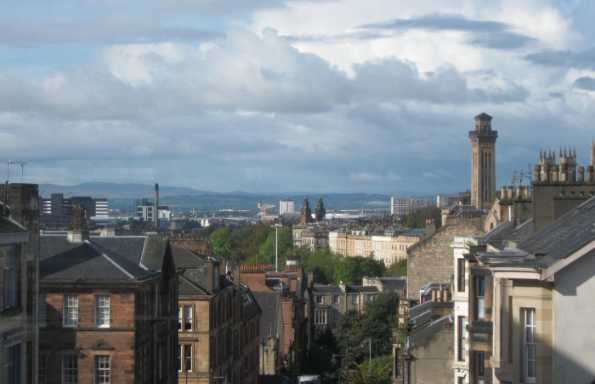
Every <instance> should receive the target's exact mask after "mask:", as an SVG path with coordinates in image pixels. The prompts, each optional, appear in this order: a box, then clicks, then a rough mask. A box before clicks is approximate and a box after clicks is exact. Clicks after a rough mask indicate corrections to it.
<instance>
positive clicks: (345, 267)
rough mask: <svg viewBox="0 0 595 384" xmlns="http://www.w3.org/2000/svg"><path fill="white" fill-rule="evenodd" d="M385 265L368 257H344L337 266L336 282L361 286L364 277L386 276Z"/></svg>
mask: <svg viewBox="0 0 595 384" xmlns="http://www.w3.org/2000/svg"><path fill="white" fill-rule="evenodd" d="M384 269H385V267H384V263H382V262H380V261H377V260H374V259H371V258H367V257H343V258H341V260H340V262H339V263H338V264H337V270H336V275H335V281H336V282H337V283H338V282H343V283H345V284H361V283H362V278H363V277H364V276H382V275H384Z"/></svg>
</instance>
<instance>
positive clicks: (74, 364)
mask: <svg viewBox="0 0 595 384" xmlns="http://www.w3.org/2000/svg"><path fill="white" fill-rule="evenodd" d="M67 363H70V364H67ZM61 366H62V370H61V371H62V372H61V376H62V383H63V384H77V383H78V356H77V355H76V354H74V353H72V352H68V353H64V354H62V364H61Z"/></svg>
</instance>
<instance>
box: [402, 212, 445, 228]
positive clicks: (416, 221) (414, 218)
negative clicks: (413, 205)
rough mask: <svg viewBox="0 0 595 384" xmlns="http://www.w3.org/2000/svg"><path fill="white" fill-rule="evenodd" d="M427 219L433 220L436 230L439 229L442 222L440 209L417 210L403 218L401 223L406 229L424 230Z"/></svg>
mask: <svg viewBox="0 0 595 384" xmlns="http://www.w3.org/2000/svg"><path fill="white" fill-rule="evenodd" d="M427 218H431V219H432V220H434V224H435V225H436V228H439V227H440V225H441V222H442V216H441V212H440V208H438V207H425V208H420V209H417V210H415V212H413V213H410V214H408V215H406V216H404V217H403V220H402V223H403V225H404V226H405V227H408V228H425V226H426V219H427Z"/></svg>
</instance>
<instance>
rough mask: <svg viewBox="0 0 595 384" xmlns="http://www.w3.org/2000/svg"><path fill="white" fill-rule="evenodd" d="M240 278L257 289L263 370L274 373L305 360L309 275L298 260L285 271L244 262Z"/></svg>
mask: <svg viewBox="0 0 595 384" xmlns="http://www.w3.org/2000/svg"><path fill="white" fill-rule="evenodd" d="M240 280H241V281H242V283H243V284H245V285H246V286H248V287H249V288H250V290H251V291H252V292H253V294H254V297H255V298H256V300H257V302H258V305H259V306H260V307H261V308H262V311H263V315H262V319H261V323H260V363H261V365H260V369H259V371H260V374H261V375H263V376H274V375H276V374H279V373H280V372H281V371H283V370H291V369H298V370H299V368H300V367H301V366H302V364H303V363H304V360H305V358H306V351H307V342H308V330H309V329H308V321H309V320H310V318H309V317H308V316H307V312H306V309H307V301H306V300H307V297H306V289H307V288H308V286H307V280H308V279H307V278H306V275H305V274H304V270H303V268H301V267H300V266H299V265H297V261H296V260H288V266H287V267H286V269H285V270H284V271H280V272H275V271H274V270H273V267H272V265H268V264H254V265H242V266H241V276H240Z"/></svg>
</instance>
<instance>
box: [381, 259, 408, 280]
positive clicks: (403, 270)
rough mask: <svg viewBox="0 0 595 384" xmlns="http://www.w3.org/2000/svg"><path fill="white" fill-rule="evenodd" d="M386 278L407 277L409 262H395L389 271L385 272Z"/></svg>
mask: <svg viewBox="0 0 595 384" xmlns="http://www.w3.org/2000/svg"><path fill="white" fill-rule="evenodd" d="M384 276H392V277H399V276H407V260H400V261H395V262H394V263H393V264H392V265H391V266H390V267H388V269H387V270H386V271H385V272H384Z"/></svg>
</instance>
